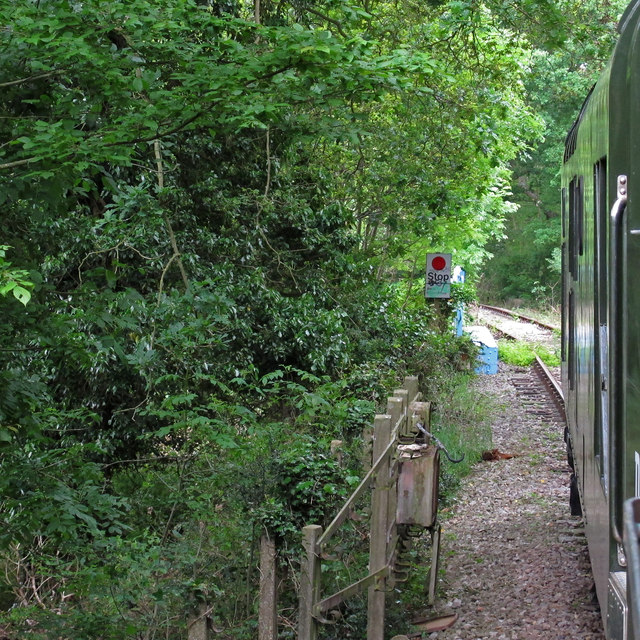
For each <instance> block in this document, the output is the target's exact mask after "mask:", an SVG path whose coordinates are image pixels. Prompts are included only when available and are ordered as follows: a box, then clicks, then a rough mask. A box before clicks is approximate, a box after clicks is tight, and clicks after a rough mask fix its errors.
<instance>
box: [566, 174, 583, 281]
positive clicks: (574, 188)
mask: <svg viewBox="0 0 640 640" xmlns="http://www.w3.org/2000/svg"><path fill="white" fill-rule="evenodd" d="M583 202H584V180H583V178H582V176H580V177H575V178H573V180H571V182H570V183H569V271H570V272H571V275H572V276H573V278H574V279H576V278H577V277H578V257H579V256H581V255H583V252H584V247H583V242H582V238H583V226H584V205H583Z"/></svg>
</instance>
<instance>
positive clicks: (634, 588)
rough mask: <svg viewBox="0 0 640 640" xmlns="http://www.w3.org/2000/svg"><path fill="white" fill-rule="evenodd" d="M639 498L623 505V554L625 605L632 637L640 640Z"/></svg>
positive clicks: (631, 499) (627, 501)
mask: <svg viewBox="0 0 640 640" xmlns="http://www.w3.org/2000/svg"><path fill="white" fill-rule="evenodd" d="M639 534H640V498H630V499H629V500H626V501H625V503H624V552H625V555H626V557H627V603H628V605H629V608H630V610H631V626H632V628H633V636H631V635H629V639H630V640H631V638H632V637H633V639H634V640H640V535H639Z"/></svg>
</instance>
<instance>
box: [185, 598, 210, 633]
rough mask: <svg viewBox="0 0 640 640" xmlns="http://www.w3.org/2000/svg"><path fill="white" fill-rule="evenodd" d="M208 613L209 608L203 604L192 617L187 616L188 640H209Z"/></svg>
mask: <svg viewBox="0 0 640 640" xmlns="http://www.w3.org/2000/svg"><path fill="white" fill-rule="evenodd" d="M210 612H211V608H210V607H209V606H208V605H207V604H205V603H203V604H201V605H200V606H199V607H198V609H197V611H196V612H195V613H194V614H193V615H192V616H189V620H188V622H187V637H188V638H189V640H209V637H210V635H209V613H210Z"/></svg>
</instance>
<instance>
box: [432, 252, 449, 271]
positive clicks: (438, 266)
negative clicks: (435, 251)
mask: <svg viewBox="0 0 640 640" xmlns="http://www.w3.org/2000/svg"><path fill="white" fill-rule="evenodd" d="M431 266H432V267H433V268H434V269H435V270H436V271H442V270H443V269H444V268H445V267H446V266H447V261H446V260H445V259H444V258H443V257H442V256H436V257H435V258H434V259H433V260H432V261H431Z"/></svg>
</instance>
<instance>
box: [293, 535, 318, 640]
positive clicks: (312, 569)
mask: <svg viewBox="0 0 640 640" xmlns="http://www.w3.org/2000/svg"><path fill="white" fill-rule="evenodd" d="M321 535H322V527H321V526H320V525H317V524H310V525H307V526H306V527H304V528H303V529H302V546H303V547H304V550H305V552H306V553H305V557H303V559H302V570H301V572H300V607H299V613H298V615H299V619H298V640H316V637H317V634H318V626H317V623H316V620H315V618H314V617H313V605H314V604H315V603H316V602H317V601H318V597H319V595H320V571H321V566H320V557H319V556H318V554H317V552H316V550H317V545H318V540H319V539H320V536H321Z"/></svg>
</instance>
